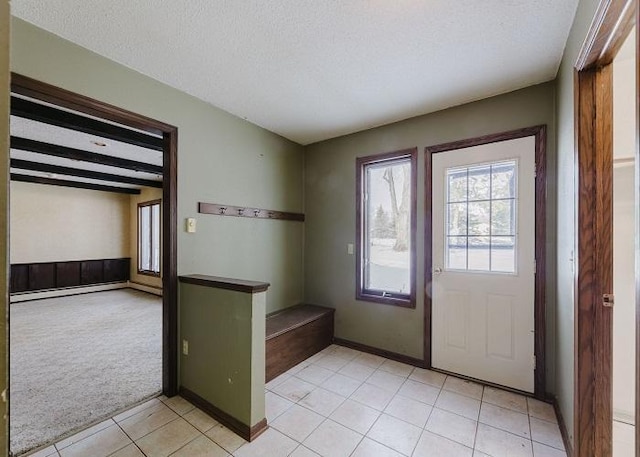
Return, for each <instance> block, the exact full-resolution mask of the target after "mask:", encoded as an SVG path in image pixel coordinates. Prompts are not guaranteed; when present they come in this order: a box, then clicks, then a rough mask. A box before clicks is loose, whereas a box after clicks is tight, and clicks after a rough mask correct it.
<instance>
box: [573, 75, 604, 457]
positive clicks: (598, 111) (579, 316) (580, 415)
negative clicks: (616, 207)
mask: <svg viewBox="0 0 640 457" xmlns="http://www.w3.org/2000/svg"><path fill="white" fill-rule="evenodd" d="M611 78H612V72H611V66H610V65H609V66H605V67H600V68H596V69H593V70H586V71H581V72H578V73H577V81H576V96H577V100H576V109H577V113H576V135H577V140H576V161H577V162H576V170H577V189H576V199H577V201H576V208H577V221H576V233H577V249H576V261H577V282H576V304H575V332H574V333H575V350H576V353H575V361H574V363H575V369H574V372H575V375H574V376H575V389H574V390H575V392H574V417H575V420H574V443H575V455H576V457H587V456H591V455H611V444H612V420H613V417H612V414H613V413H612V409H613V408H612V405H611V394H612V386H611V370H612V365H611V353H612V348H611V335H612V327H611V314H612V313H611V311H612V310H611V309H610V308H605V307H604V306H602V294H603V293H612V292H613V288H612V271H613V264H612V259H613V255H612V247H613V239H612V233H611V220H612V217H613V214H612V202H611V194H612V187H611V186H612V183H613V176H612V174H613V159H612V153H613V151H612V143H611V140H612V134H613V131H612V126H611V121H612V119H613V116H612V114H611V109H612V99H611V89H612V79H611ZM607 117H608V119H607ZM594 451H595V454H594Z"/></svg>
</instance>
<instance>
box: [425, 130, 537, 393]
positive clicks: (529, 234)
mask: <svg viewBox="0 0 640 457" xmlns="http://www.w3.org/2000/svg"><path fill="white" fill-rule="evenodd" d="M432 163H433V169H432V176H433V188H432V209H433V213H432V214H433V216H432V217H433V220H432V223H433V224H432V230H433V246H432V255H433V266H434V272H433V282H432V364H433V366H434V367H436V368H439V369H443V370H446V371H451V372H454V373H459V374H462V375H466V376H470V377H473V378H477V379H481V380H485V381H488V382H492V383H495V384H499V385H504V386H507V387H511V388H515V389H519V390H523V391H526V392H533V390H534V363H533V360H534V359H533V355H534V339H535V338H534V333H533V332H534V296H535V292H534V286H535V137H533V136H531V137H526V138H521V139H516V140H508V141H502V142H498V143H492V144H487V145H481V146H475V147H470V148H465V149H460V150H455V151H448V152H441V153H437V154H434V155H433V162H432Z"/></svg>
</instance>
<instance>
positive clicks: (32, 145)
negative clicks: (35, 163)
mask: <svg viewBox="0 0 640 457" xmlns="http://www.w3.org/2000/svg"><path fill="white" fill-rule="evenodd" d="M10 146H11V149H19V150H21V151H28V152H35V153H38V154H45V155H50V156H54V157H62V158H64V159H71V160H80V161H83V162H90V163H96V164H99V165H107V166H110V167H117V168H125V169H128V170H135V171H142V172H145V173H152V174H155V175H161V174H162V167H161V166H160V165H153V164H151V163H145V162H138V161H135V160H129V159H123V158H121V157H114V156H108V155H104V154H98V153H96V152H89V151H84V150H82V149H74V148H69V147H66V146H59V145H55V144H50V143H43V142H41V141H35V140H29V139H27V138H20V137H15V136H12V137H11V142H10Z"/></svg>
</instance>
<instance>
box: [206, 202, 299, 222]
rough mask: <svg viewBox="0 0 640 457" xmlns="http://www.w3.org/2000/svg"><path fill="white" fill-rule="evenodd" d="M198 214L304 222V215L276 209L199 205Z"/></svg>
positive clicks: (216, 204)
mask: <svg viewBox="0 0 640 457" xmlns="http://www.w3.org/2000/svg"><path fill="white" fill-rule="evenodd" d="M198 213H200V214H212V215H214V216H231V217H248V218H250V219H274V220H277V219H280V220H284V221H298V222H304V214H302V213H288V212H285V211H276V210H274V209H264V208H252V207H248V206H233V205H225V204H222V203H204V202H199V203H198Z"/></svg>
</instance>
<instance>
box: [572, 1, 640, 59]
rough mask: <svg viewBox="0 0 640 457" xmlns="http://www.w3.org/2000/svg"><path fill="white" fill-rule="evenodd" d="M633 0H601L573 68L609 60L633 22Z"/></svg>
mask: <svg viewBox="0 0 640 457" xmlns="http://www.w3.org/2000/svg"><path fill="white" fill-rule="evenodd" d="M636 8H637V0H601V1H600V3H599V4H598V8H597V9H596V13H595V16H594V18H593V21H592V22H591V27H590V28H589V32H588V33H587V36H586V38H585V40H584V43H583V45H582V48H581V50H580V54H579V55H578V58H577V59H576V64H575V67H576V69H578V70H579V71H581V70H588V69H591V68H593V67H597V66H605V65H608V64H610V63H611V62H613V58H614V57H615V55H616V54H617V52H618V50H619V49H620V47H621V46H622V44H623V43H624V40H625V39H626V38H627V36H628V35H629V32H630V31H631V29H632V28H633V25H634V23H635V15H636Z"/></svg>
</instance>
